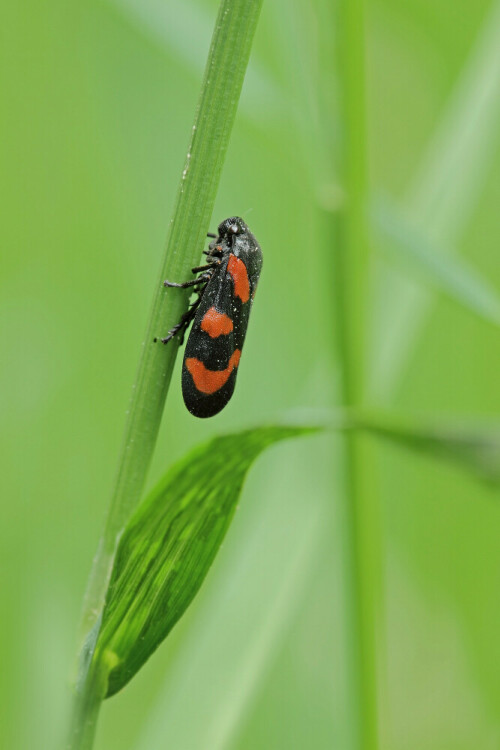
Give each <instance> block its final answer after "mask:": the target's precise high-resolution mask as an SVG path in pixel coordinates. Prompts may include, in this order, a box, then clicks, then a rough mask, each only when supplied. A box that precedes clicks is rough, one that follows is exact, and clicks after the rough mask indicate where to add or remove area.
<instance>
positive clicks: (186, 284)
mask: <svg viewBox="0 0 500 750" xmlns="http://www.w3.org/2000/svg"><path fill="white" fill-rule="evenodd" d="M209 278H210V274H208V273H204V274H202V275H201V276H198V278H197V279H191V281H183V282H181V283H180V284H178V283H177V282H176V281H168V279H165V281H164V282H163V286H173V287H176V289H187V288H188V287H190V286H196V285H197V284H203V283H204V282H205V281H208V280H209Z"/></svg>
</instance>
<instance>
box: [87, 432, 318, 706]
mask: <svg viewBox="0 0 500 750" xmlns="http://www.w3.org/2000/svg"><path fill="white" fill-rule="evenodd" d="M316 429H317V428H308V427H262V428H258V429H254V430H248V431H246V432H241V433H236V434H232V435H225V436H222V437H217V438H215V439H213V440H211V441H210V442H208V443H206V444H204V445H203V446H201V447H198V448H196V449H195V450H194V451H192V452H191V453H190V454H189V455H188V456H186V457H185V458H184V459H183V460H181V461H180V462H178V463H177V464H176V465H175V466H174V467H172V468H171V469H170V471H169V472H168V473H167V475H166V476H165V478H164V479H163V481H162V482H161V483H160V484H159V485H158V486H157V487H156V489H155V490H153V492H152V493H151V495H150V496H149V498H147V499H146V500H145V502H144V503H143V504H142V505H141V506H140V507H139V508H138V510H137V511H136V513H135V514H134V516H133V517H132V519H131V520H130V522H129V524H128V525H127V527H126V529H125V531H124V533H123V536H122V538H121V540H120V543H119V545H118V550H117V553H116V557H115V562H114V566H113V571H112V574H111V580H110V583H109V587H108V593H107V596H106V603H105V606H104V611H103V616H102V621H101V626H100V631H99V635H98V637H97V642H96V647H95V652H94V657H93V663H94V666H96V667H97V668H98V669H105V670H106V671H107V673H108V686H107V692H106V697H109V696H111V695H113V694H114V693H116V692H117V691H118V690H120V689H121V688H122V687H123V686H124V685H125V684H126V683H127V682H128V681H129V680H130V679H131V678H132V677H133V676H134V674H135V673H136V672H137V671H138V670H139V669H140V668H141V666H142V665H143V664H144V662H145V661H146V660H147V659H148V658H149V656H151V654H152V653H153V651H154V650H155V649H156V648H157V647H158V646H159V645H160V643H161V642H162V640H163V639H164V638H165V637H166V636H167V635H168V633H169V632H170V630H171V629H172V628H173V626H174V625H175V623H176V622H177V621H178V620H179V618H180V617H181V616H182V615H183V613H184V612H185V610H186V608H187V607H188V605H189V604H190V602H191V601H192V599H193V597H194V596H195V594H196V592H197V591H198V589H199V588H200V586H201V584H202V582H203V579H204V578H205V576H206V574H207V572H208V570H209V568H210V565H211V564H212V561H213V559H214V557H215V555H216V554H217V550H218V549H219V547H220V545H221V542H222V540H223V538H224V535H225V533H226V531H227V529H228V527H229V524H230V522H231V519H232V516H233V513H234V510H235V508H236V503H237V500H238V497H239V494H240V491H241V488H242V485H243V481H244V479H245V475H246V473H247V471H248V469H249V468H250V466H251V464H252V462H253V461H254V460H255V459H256V458H257V456H258V455H259V454H260V453H261V452H262V451H263V450H264V449H265V448H266V447H267V446H269V445H271V444H273V443H275V442H277V441H279V440H283V439H285V438H291V437H295V436H297V435H304V434H306V433H311V432H314V431H315V430H316Z"/></svg>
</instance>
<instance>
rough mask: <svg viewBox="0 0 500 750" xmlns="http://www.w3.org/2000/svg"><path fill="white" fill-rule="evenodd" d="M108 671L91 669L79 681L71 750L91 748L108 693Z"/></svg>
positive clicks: (71, 732)
mask: <svg viewBox="0 0 500 750" xmlns="http://www.w3.org/2000/svg"><path fill="white" fill-rule="evenodd" d="M106 679H107V678H106V673H105V672H104V671H100V670H99V669H94V670H92V671H89V672H88V673H87V674H86V675H85V676H84V678H83V679H82V680H81V681H79V684H78V685H77V688H76V692H75V699H74V701H73V716H72V721H71V730H70V735H69V740H68V745H67V747H68V748H70V750H91V748H92V746H93V744H94V737H95V732H96V728H97V719H98V717H99V711H100V708H101V705H102V701H103V700H104V695H105V693H106Z"/></svg>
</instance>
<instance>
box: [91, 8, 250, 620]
mask: <svg viewBox="0 0 500 750" xmlns="http://www.w3.org/2000/svg"><path fill="white" fill-rule="evenodd" d="M261 5H262V0H222V2H221V4H220V8H219V14H218V17H217V21H216V25H215V31H214V35H213V38H212V44H211V47H210V53H209V57H208V61H207V66H206V70H205V76H204V80H203V84H202V89H201V96H200V101H199V104H198V110H197V113H196V117H195V121H194V125H193V129H192V135H191V142H190V145H189V149H188V153H187V157H186V162H185V167H184V170H183V173H182V177H181V182H180V187H179V191H178V194H177V200H176V204H175V208H174V216H173V219H172V221H171V223H170V228H169V232H168V237H167V244H166V251H165V256H164V260H163V263H162V266H161V270H160V274H159V276H158V279H157V282H156V284H155V292H154V297H153V305H152V309H151V314H150V316H149V320H148V324H147V327H146V334H145V338H144V341H143V344H142V352H141V356H140V360H139V367H138V370H137V375H136V378H135V383H134V386H133V390H132V398H131V401H130V406H129V410H128V412H127V421H126V425H125V433H124V438H123V445H122V450H121V454H120V458H119V462H118V471H117V475H116V481H115V486H114V489H113V494H112V497H111V502H110V505H109V510H108V515H107V519H106V525H105V529H104V532H103V535H102V538H101V541H100V544H99V549H98V553H97V556H96V559H95V561H94V566H93V570H92V575H91V580H90V583H89V586H88V590H87V595H86V601H85V611H84V621H83V631H84V632H85V633H86V632H88V630H89V629H90V627H91V626H92V625H93V623H94V622H95V620H96V618H97V616H98V614H99V612H100V610H101V608H102V602H103V597H104V593H105V590H106V584H107V580H108V576H109V571H110V567H111V563H112V559H113V554H114V549H115V545H116V540H117V537H118V535H119V534H120V532H121V531H122V529H123V527H124V525H125V523H126V521H127V519H128V518H129V517H130V514H131V512H132V511H133V509H134V508H135V506H136V505H137V503H138V501H139V499H140V496H141V492H142V490H143V487H144V482H145V479H146V475H147V471H148V468H149V464H150V461H151V457H152V454H153V450H154V446H155V443H156V439H157V435H158V430H159V427H160V422H161V417H162V413H163V407H164V404H165V399H166V396H167V391H168V387H169V384H170V378H171V375H172V369H173V366H174V362H175V357H176V354H177V348H178V346H177V344H176V342H172V343H171V344H170V345H169V346H165V347H164V346H162V345H161V344H155V343H153V340H154V338H155V337H156V336H162V335H165V333H166V332H167V331H168V330H169V329H170V328H172V327H173V326H174V325H175V324H176V323H177V322H178V320H179V318H180V316H181V315H182V313H183V312H185V310H186V309H187V304H188V299H189V291H182V290H179V289H165V288H164V287H163V285H162V282H163V280H164V279H166V278H169V279H172V280H174V281H183V280H184V279H187V278H190V277H191V268H192V267H193V266H194V265H196V264H197V263H199V260H200V257H201V251H202V249H203V247H204V245H205V243H206V233H207V230H208V225H209V221H210V217H211V214H212V211H213V206H214V202H215V197H216V193H217V188H218V185H219V178H220V174H221V170H222V165H223V162H224V157H225V154H226V150H227V146H228V143H229V136H230V133H231V129H232V126H233V122H234V117H235V114H236V108H237V104H238V100H239V96H240V92H241V87H242V84H243V79H244V76H245V71H246V67H247V63H248V58H249V55H250V49H251V45H252V40H253V36H254V32H255V28H256V25H257V20H258V16H259V11H260V8H261Z"/></svg>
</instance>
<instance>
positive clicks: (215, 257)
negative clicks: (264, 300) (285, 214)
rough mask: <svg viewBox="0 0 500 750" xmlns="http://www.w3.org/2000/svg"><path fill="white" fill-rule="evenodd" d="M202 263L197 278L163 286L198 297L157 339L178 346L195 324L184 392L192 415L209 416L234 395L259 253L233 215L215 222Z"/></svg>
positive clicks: (186, 361)
mask: <svg viewBox="0 0 500 750" xmlns="http://www.w3.org/2000/svg"><path fill="white" fill-rule="evenodd" d="M209 237H213V238H214V239H213V242H211V243H210V245H209V249H208V250H207V251H204V253H205V255H206V256H207V262H206V265H203V266H198V267H197V268H193V269H192V271H193V273H198V274H199V276H198V277H197V278H196V279H192V280H191V281H186V282H184V283H181V284H177V283H175V282H173V281H164V282H163V283H164V286H167V287H179V288H182V289H184V288H186V287H193V289H194V291H195V292H196V294H197V295H198V296H197V299H196V300H195V301H194V302H193V303H192V304H191V306H190V307H189V310H188V311H187V312H186V313H185V314H184V315H183V316H182V318H181V320H180V321H179V323H178V324H177V325H176V326H174V328H172V330H171V331H169V332H168V335H167V336H166V337H165V338H163V339H161V341H162V342H163V343H164V344H167V343H168V342H169V341H171V340H172V339H173V338H174V336H177V335H179V337H180V342H179V343H180V344H182V341H183V339H184V334H185V332H186V330H187V328H188V327H189V324H190V323H191V321H193V327H192V328H191V331H190V334H189V338H188V342H187V344H186V349H185V352H184V361H183V363H182V394H183V396H184V403H185V404H186V407H187V408H188V410H189V411H190V412H191V414H194V416H195V417H213V416H214V414H217V413H218V412H220V411H221V409H223V408H224V406H225V405H226V404H227V402H228V401H229V399H230V398H231V396H232V395H233V391H234V386H235V383H236V375H237V373H238V365H239V362H240V357H241V350H242V348H243V342H244V340H245V334H246V332H247V326H248V318H249V316H250V310H251V308H252V303H253V299H254V296H255V292H256V289H257V283H258V281H259V276H260V271H261V268H262V251H261V249H260V246H259V243H258V242H257V240H256V239H255V237H254V236H253V234H252V232H251V231H250V230H249V228H248V227H247V225H246V224H245V222H244V221H243V220H242V219H240V218H238V217H237V216H233V217H231V218H230V219H226V220H225V221H223V222H222V223H221V224H219V229H218V236H217V237H216V236H215V235H209Z"/></svg>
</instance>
